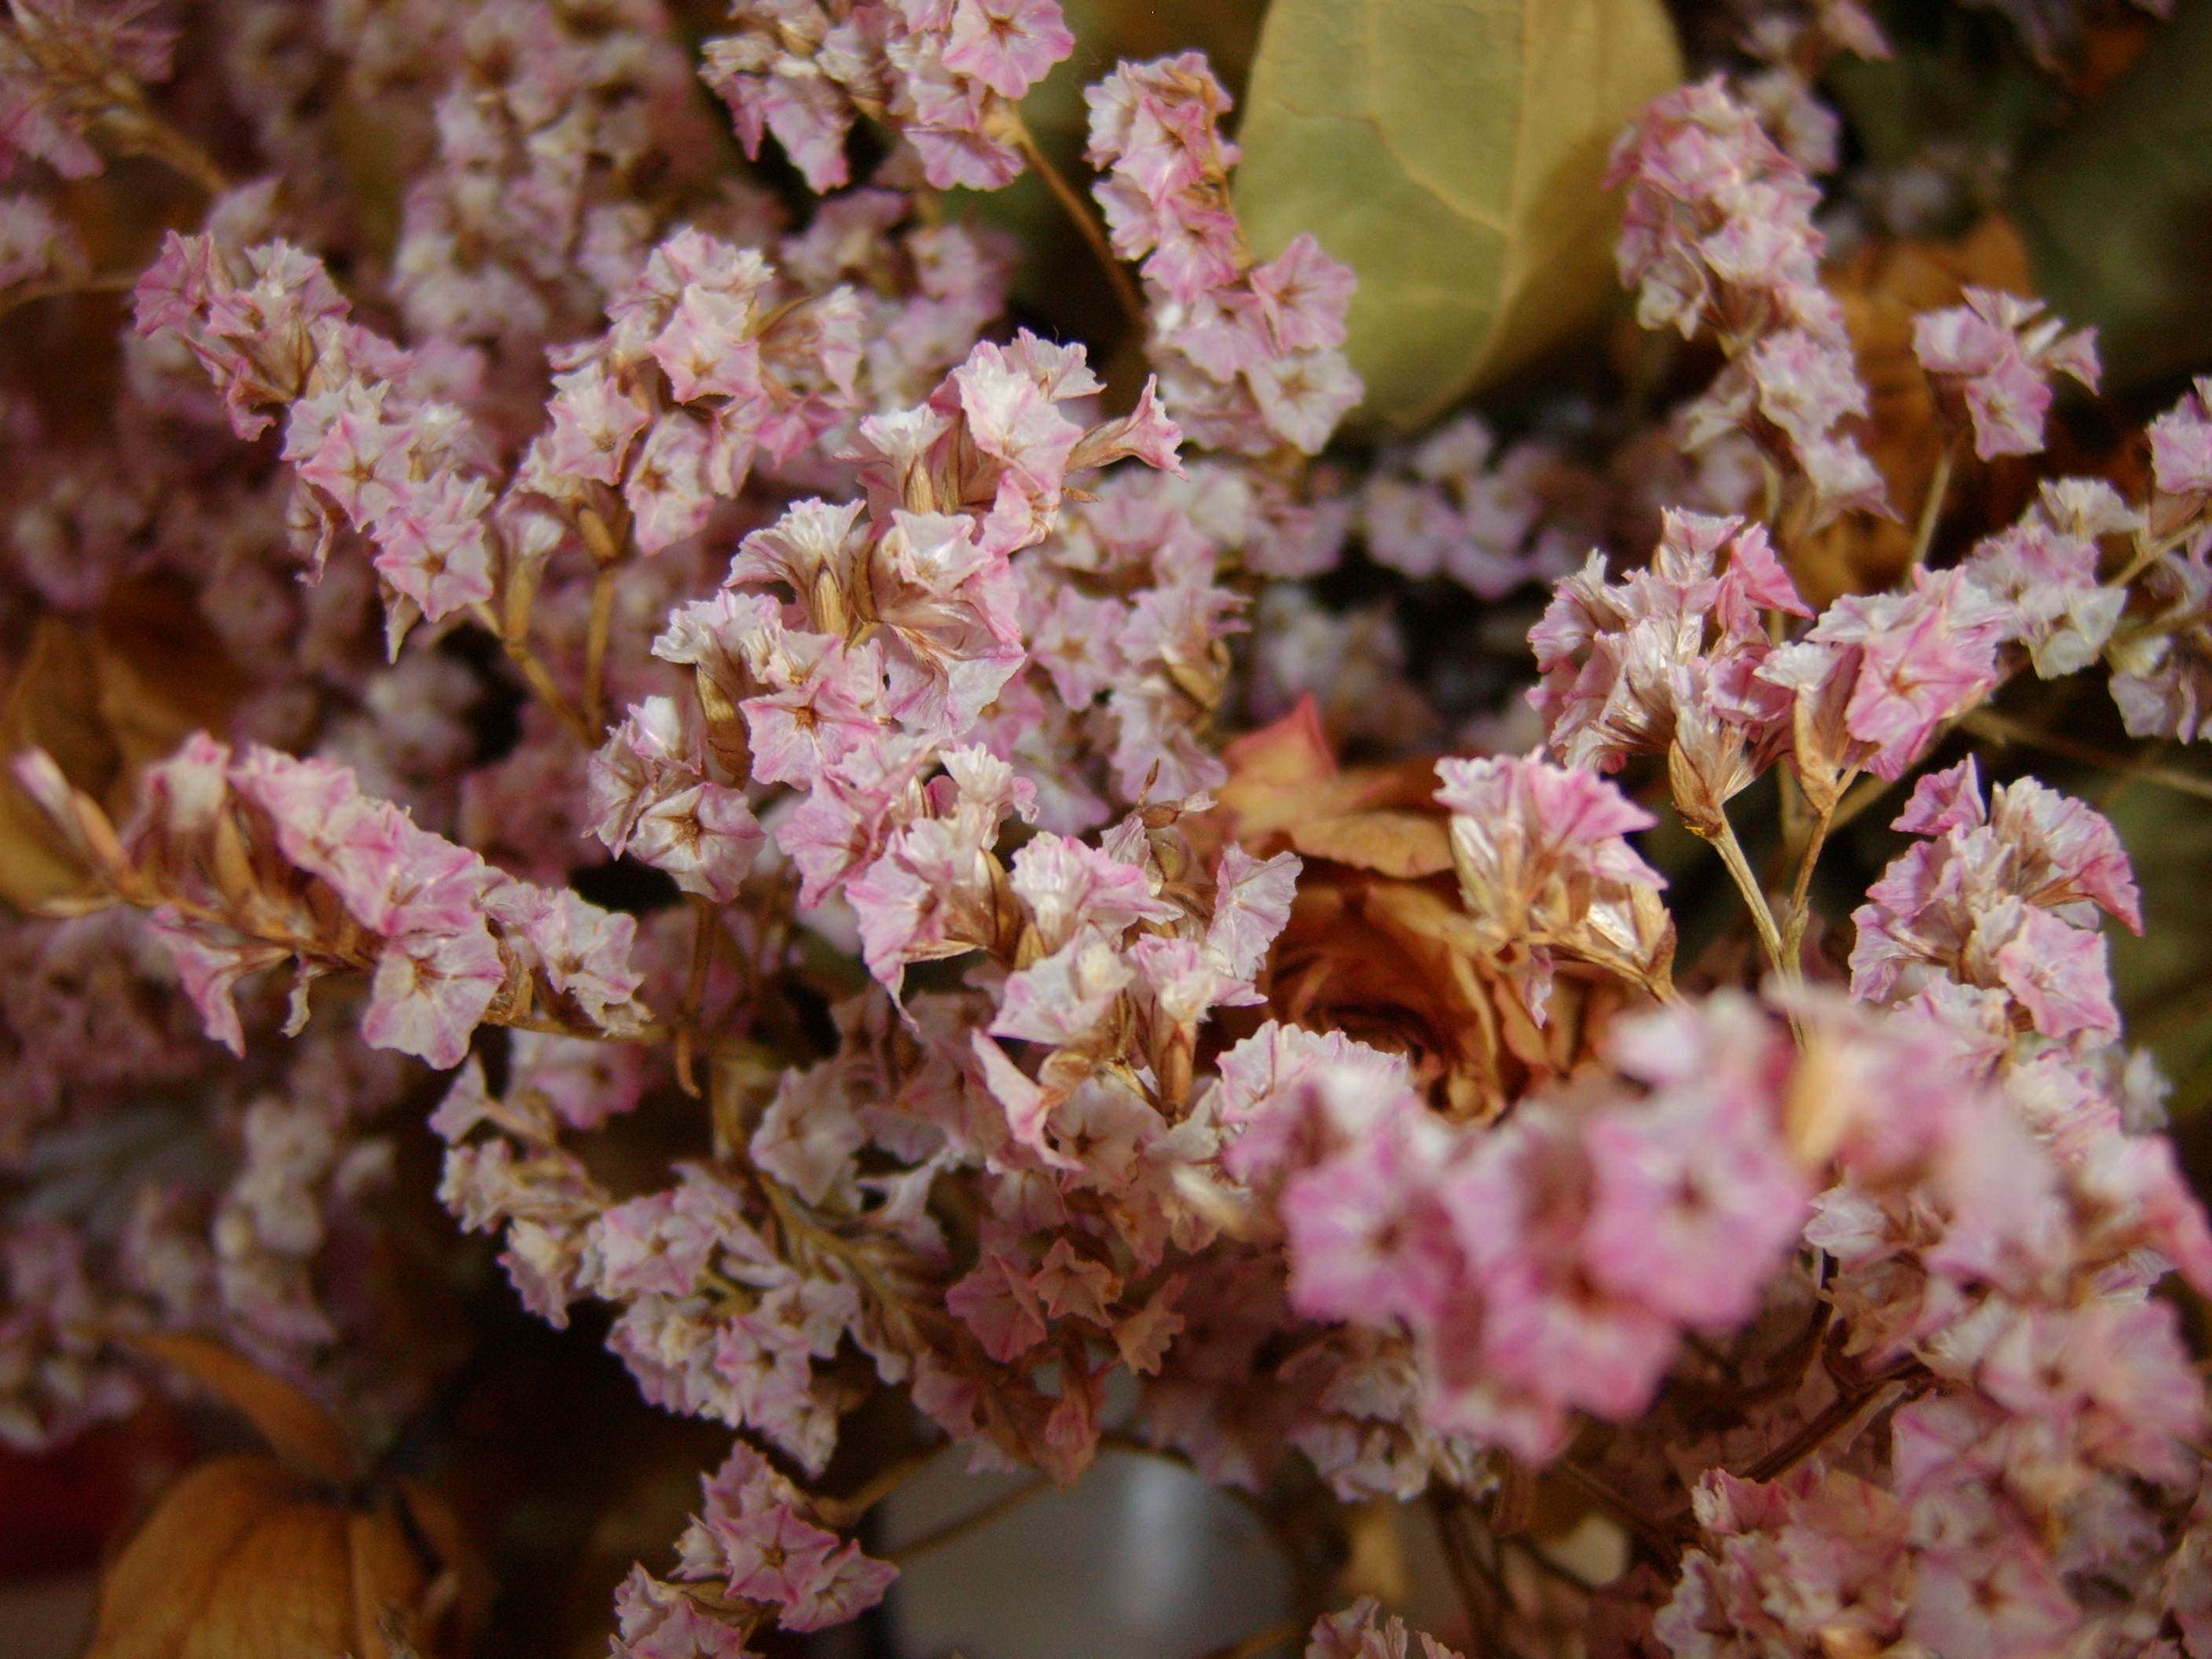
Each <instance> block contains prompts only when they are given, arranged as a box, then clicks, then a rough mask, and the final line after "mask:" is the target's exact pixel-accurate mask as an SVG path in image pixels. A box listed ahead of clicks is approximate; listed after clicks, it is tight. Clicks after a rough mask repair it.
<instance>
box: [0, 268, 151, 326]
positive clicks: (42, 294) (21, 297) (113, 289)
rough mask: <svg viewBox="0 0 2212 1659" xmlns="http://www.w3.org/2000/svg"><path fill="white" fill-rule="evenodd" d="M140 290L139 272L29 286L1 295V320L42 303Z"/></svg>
mask: <svg viewBox="0 0 2212 1659" xmlns="http://www.w3.org/2000/svg"><path fill="white" fill-rule="evenodd" d="M137 286H138V273H137V271H135V270H107V271H100V272H98V273H96V274H94V275H93V276H78V277H74V278H57V279H56V280H55V281H53V282H51V283H25V284H23V286H22V287H21V288H18V289H9V291H8V292H6V293H0V317H5V316H6V315H8V313H10V312H12V311H14V310H15V309H17V308H18V307H21V306H27V305H35V304H36V303H37V302H38V301H41V300H58V299H65V298H67V297H69V296H70V295H76V294H128V293H130V292H131V289H134V288H136V287H137Z"/></svg>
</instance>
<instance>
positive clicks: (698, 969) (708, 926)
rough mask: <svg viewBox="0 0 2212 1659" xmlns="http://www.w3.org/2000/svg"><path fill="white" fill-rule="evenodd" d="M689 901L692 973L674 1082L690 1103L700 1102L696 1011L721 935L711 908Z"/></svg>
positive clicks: (702, 900)
mask: <svg viewBox="0 0 2212 1659" xmlns="http://www.w3.org/2000/svg"><path fill="white" fill-rule="evenodd" d="M685 896H686V897H687V898H688V899H689V900H690V904H691V917H692V922H693V926H694V928H695V931H694V933H692V935H691V970H690V973H689V974H688V975H685V977H684V1006H683V1008H682V1009H681V1011H680V1012H678V1015H677V1017H676V1082H677V1085H678V1087H680V1088H681V1089H682V1090H683V1091H684V1093H685V1094H687V1095H689V1096H690V1097H691V1098H692V1099H694V1100H696V1099H698V1098H699V1079H698V1078H697V1076H696V1074H695V1073H694V1071H693V1068H692V1064H691V1059H692V1054H693V1052H694V1048H695V1046H696V1043H697V1042H698V1036H699V1010H700V1009H701V1008H702V1006H704V1005H705V1003H706V1000H707V974H708V969H711V968H712V967H713V966H714V936H715V935H716V934H717V933H720V921H719V919H718V918H717V917H716V916H715V915H714V904H713V903H712V902H710V901H709V900H708V899H707V898H706V897H704V896H702V895H700V894H698V893H690V894H687V895H685Z"/></svg>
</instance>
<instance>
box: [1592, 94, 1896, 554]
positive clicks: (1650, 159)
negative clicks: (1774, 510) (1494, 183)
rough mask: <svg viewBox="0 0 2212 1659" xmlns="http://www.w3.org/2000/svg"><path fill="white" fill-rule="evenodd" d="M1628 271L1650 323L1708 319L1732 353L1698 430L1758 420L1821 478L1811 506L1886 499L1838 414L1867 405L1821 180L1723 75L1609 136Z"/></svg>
mask: <svg viewBox="0 0 2212 1659" xmlns="http://www.w3.org/2000/svg"><path fill="white" fill-rule="evenodd" d="M1608 183H1609V184H1611V185H1613V186H1615V187H1625V190H1626V206H1625V208H1624V210H1623V222H1622V228H1621V235H1620V271H1621V277H1622V280H1623V281H1625V282H1626V283H1629V284H1630V285H1632V287H1634V288H1635V289H1636V290H1637V315H1638V318H1639V319H1640V320H1641V321H1642V322H1643V323H1644V326H1646V327H1647V328H1656V327H1660V326H1662V325H1672V326H1674V327H1675V328H1677V329H1679V330H1680V331H1681V333H1682V336H1683V337H1684V338H1686V339H1687V338H1692V337H1696V336H1698V335H1699V334H1704V333H1710V334H1711V336H1713V337H1714V338H1715V339H1717V341H1718V342H1719V343H1720V346H1721V349H1722V350H1723V352H1724V353H1725V354H1726V355H1727V356H1728V359H1729V366H1728V368H1726V369H1724V370H1723V373H1722V374H1721V377H1720V379H1719V380H1717V381H1715V382H1714V384H1713V386H1712V387H1711V390H1710V391H1708V392H1706V393H1705V395H1704V396H1703V397H1702V398H1699V401H1698V403H1697V404H1695V405H1693V406H1692V409H1691V410H1689V411H1688V413H1687V422H1688V442H1689V444H1690V447H1692V448H1698V447H1703V446H1705V445H1706V444H1709V443H1711V442H1712V441H1715V440H1716V439H1717V438H1719V437H1720V436H1722V435H1725V434H1729V433H1735V432H1749V433H1750V434H1751V435H1753V437H1754V438H1756V439H1757V440H1758V441H1759V442H1760V444H1761V445H1762V447H1765V448H1766V449H1767V450H1768V451H1769V452H1770V453H1771V454H1773V455H1774V456H1775V458H1776V459H1777V460H1778V462H1779V463H1781V464H1783V465H1787V466H1789V467H1790V468H1792V469H1794V470H1795V471H1797V472H1798V473H1801V474H1802V476H1803V477H1804V479H1805V480H1806V482H1807V483H1808V485H1809V487H1810V489H1811V492H1812V495H1811V498H1812V503H1813V509H1812V510H1813V522H1814V525H1815V526H1817V525H1819V524H1820V523H1825V522H1826V520H1830V519H1832V518H1833V517H1835V516H1836V515H1837V514H1838V513H1842V512H1845V511H1850V510H1868V511H1881V510H1883V508H1884V507H1885V504H1886V496H1885V493H1884V490H1883V487H1882V483H1881V475H1880V474H1879V473H1877V472H1876V471H1875V468H1874V464H1873V463H1872V462H1871V461H1869V460H1868V459H1867V458H1866V455H1865V454H1864V453H1863V451H1862V450H1861V449H1860V447H1859V446H1858V443H1857V441H1856V440H1855V439H1853V438H1852V437H1850V435H1847V434H1846V433H1845V432H1844V431H1843V430H1842V428H1843V425H1844V422H1845V421H1847V420H1848V419H1850V417H1852V416H1863V415H1864V414H1865V413H1866V412H1867V408H1868V404H1867V395H1866V389H1865V387H1864V386H1862V385H1861V384H1860V382H1859V378H1858V373H1857V368H1856V367H1855V365H1854V361H1853V356H1852V351H1851V343H1850V336H1849V335H1848V334H1847V333H1846V332H1845V331H1844V319H1843V310H1842V307H1841V306H1840V305H1838V302H1837V301H1836V300H1835V298H1834V296H1833V295H1831V294H1830V293H1829V292H1828V291H1827V289H1826V288H1824V287H1822V286H1821V284H1820V255H1821V252H1822V251H1823V250H1824V248H1825V247H1826V239H1825V238H1824V237H1823V236H1822V234H1821V233H1820V231H1819V230H1818V229H1817V228H1815V227H1814V223H1813V210H1814V208H1815V207H1816V206H1818V205H1819V203H1820V191H1818V190H1817V189H1815V188H1814V185H1812V183H1811V181H1810V180H1809V179H1807V178H1806V176H1805V173H1804V170H1803V169H1802V167H1799V166H1798V164H1797V163H1796V161H1792V160H1791V159H1790V157H1789V156H1788V155H1785V154H1784V152H1783V150H1782V149H1780V148H1779V147H1778V145H1777V144H1776V143H1775V142H1774V140H1773V139H1772V138H1771V137H1769V136H1768V134H1767V131H1766V129H1765V127H1764V126H1763V125H1761V124H1760V122H1759V118H1758V116H1757V115H1756V114H1755V113H1754V112H1753V111H1752V110H1750V109H1748V108H1747V107H1745V106H1743V105H1742V104H1741V103H1740V102H1738V101H1737V100H1735V98H1734V97H1733V96H1732V95H1731V94H1730V93H1729V88H1728V87H1727V84H1726V83H1725V82H1723V81H1722V80H1721V79H1719V78H1718V77H1716V78H1714V79H1711V80H1708V81H1702V82H1698V83H1696V84H1694V85H1692V86H1687V87H1684V88H1681V89H1680V91H1677V92H1674V93H1670V94H1668V95H1667V96H1665V97H1663V98H1662V99H1660V100H1657V101H1656V103H1654V104H1653V105H1652V106H1651V107H1650V109H1649V110H1647V111H1646V112H1645V113H1644V117H1643V118H1642V119H1641V120H1640V121H1639V122H1638V124H1637V125H1635V126H1632V127H1631V128H1630V129H1629V131H1627V132H1626V133H1625V134H1624V135H1623V136H1622V137H1621V140H1620V143H1619V144H1618V145H1617V146H1616V147H1615V148H1614V150H1613V164H1612V168H1611V171H1610V173H1609V174H1608Z"/></svg>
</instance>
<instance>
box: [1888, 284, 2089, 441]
mask: <svg viewBox="0 0 2212 1659" xmlns="http://www.w3.org/2000/svg"><path fill="white" fill-rule="evenodd" d="M1963 297H1964V298H1965V300H1966V303H1965V304H1964V305H1962V306H1957V307H1953V308H1952V309H1950V310H1948V311H1930V312H1923V313H1921V314H1920V315H1919V316H1918V317H1916V318H1915V319H1913V323H1912V350H1913V355H1914V356H1917V358H1918V359H1919V360H1920V366H1921V367H1922V368H1924V369H1926V370H1927V371H1928V374H1929V378H1930V379H1931V380H1934V381H1935V382H1936V386H1937V388H1938V389H1939V391H1940V392H1942V394H1943V395H1944V396H1945V397H1947V398H1951V399H1954V400H1955V401H1956V402H1958V403H1960V404H1962V405H1963V406H1964V408H1965V410H1966V414H1967V415H1968V416H1969V417H1970V418H1971V419H1972V423H1973V428H1974V453H1976V454H1977V455H1978V456H1980V457H1981V458H1982V459H1984V460H1985V461H1986V460H1991V459H1995V458H1996V457H1997V456H2000V455H2033V454H2034V453H2036V452H2037V451H2038V450H2039V449H2041V448H2042V447H2043V426H2044V421H2045V416H2047V415H2048V414H2049V412H2050V409H2051V385H2050V382H2051V376H2053V375H2054V374H2065V375H2068V376H2069V377H2070V378H2072V379H2073V380H2078V381H2079V382H2080V383H2081V385H2083V386H2087V387H2088V388H2089V390H2091V391H2092V392H2093V391H2095V390H2096V389H2097V382H2098V380H2099V378H2100V374H2101V371H2100V368H2099V367H2098V363H2097V331H2096V330H2094V329H2093V328H2087V329H2078V330H2076V331H2074V332H2073V333H2070V334H2069V333H2067V332H2066V331H2065V325H2064V324H2063V323H2062V322H2060V321H2059V320H2058V319H2057V318H2056V317H2049V316H2045V314H2044V307H2043V305H2042V304H2041V302H2040V301H2034V300H2022V299H2020V298H2018V297H2016V296H2015V295H2010V294H2007V293H2004V292H2003V291H2002V290H2001V289H1986V288H1968V289H1966V291H1965V294H1964V296H1963Z"/></svg>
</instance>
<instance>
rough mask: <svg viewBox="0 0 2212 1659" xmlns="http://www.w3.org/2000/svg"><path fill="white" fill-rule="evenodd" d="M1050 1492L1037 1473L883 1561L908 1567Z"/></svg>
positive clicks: (1048, 1482)
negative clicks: (1032, 1499) (1043, 1493)
mask: <svg viewBox="0 0 2212 1659" xmlns="http://www.w3.org/2000/svg"><path fill="white" fill-rule="evenodd" d="M1051 1490H1052V1481H1051V1480H1050V1478H1049V1477H1048V1476H1045V1475H1042V1474H1040V1475H1038V1476H1037V1477H1036V1479H1034V1480H1030V1481H1026V1482H1024V1484H1023V1485H1021V1486H1016V1487H1015V1488H1014V1489H1013V1490H1012V1492H1002V1493H1000V1495H999V1496H998V1497H996V1498H993V1499H992V1500H991V1501H990V1502H989V1503H987V1504H984V1505H983V1506H982V1507H981V1508H980V1509H974V1510H969V1512H968V1513H967V1514H965V1515H963V1516H960V1517H959V1519H957V1520H956V1521H948V1522H945V1524H944V1525H943V1526H941V1527H939V1528H934V1529H933V1530H932V1531H929V1532H926V1533H924V1534H922V1535H921V1537H919V1538H917V1539H915V1541H913V1542H912V1543H911V1544H902V1545H901V1546H900V1547H898V1548H896V1549H895V1550H888V1551H886V1552H884V1559H885V1560H887V1561H889V1562H890V1563H891V1564H892V1565H894V1566H899V1567H904V1566H907V1565H910V1564H911V1563H913V1562H915V1561H916V1560H918V1559H921V1557H922V1556H925V1555H927V1554H928V1553H930V1552H931V1551H932V1550H935V1549H942V1548H943V1547H945V1545H947V1544H950V1543H951V1542H953V1541H955V1540H957V1539H961V1538H965V1537H966V1536H967V1535H968V1534H969V1533H971V1532H975V1531H977V1530H979V1529H980V1528H984V1527H987V1526H989V1525H990V1524H991V1522H994V1521H996V1520H998V1519H999V1518H1000V1516H1007V1515H1012V1513H1013V1512H1014V1511H1015V1510H1018V1509H1019V1508H1021V1506H1022V1505H1023V1504H1026V1503H1028V1502H1029V1501H1030V1499H1031V1498H1035V1497H1036V1496H1038V1495H1039V1494H1040V1493H1042V1492H1049V1491H1051Z"/></svg>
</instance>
